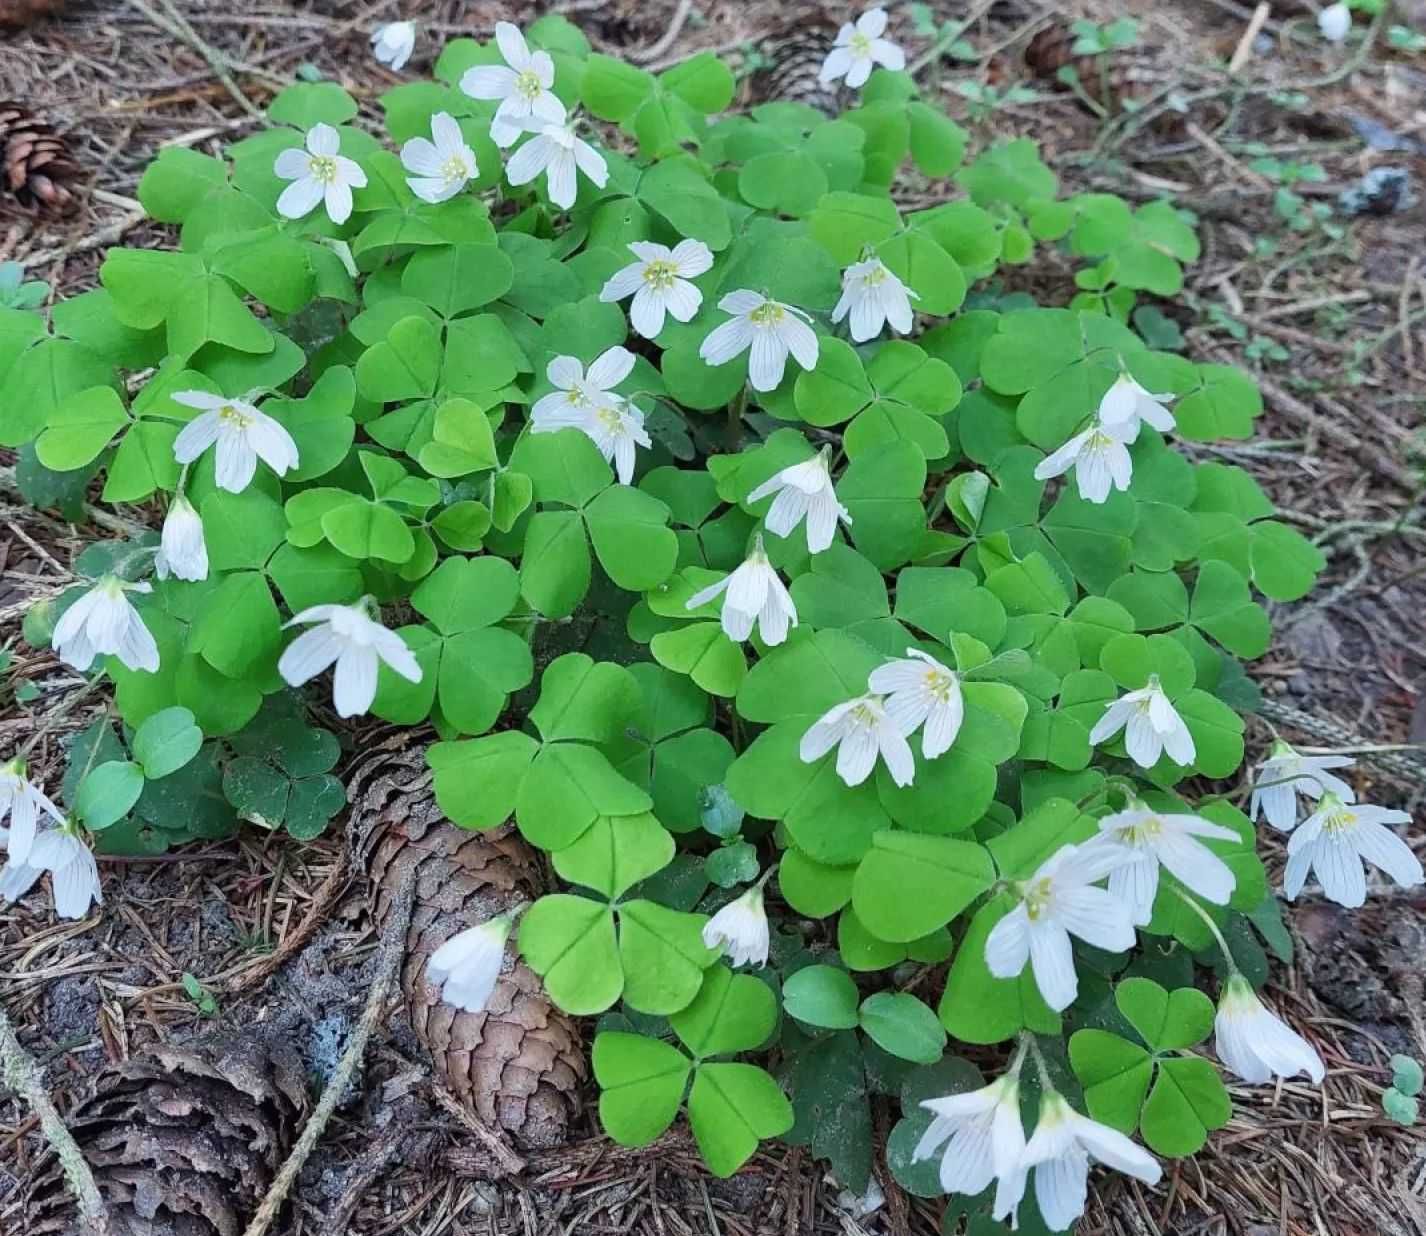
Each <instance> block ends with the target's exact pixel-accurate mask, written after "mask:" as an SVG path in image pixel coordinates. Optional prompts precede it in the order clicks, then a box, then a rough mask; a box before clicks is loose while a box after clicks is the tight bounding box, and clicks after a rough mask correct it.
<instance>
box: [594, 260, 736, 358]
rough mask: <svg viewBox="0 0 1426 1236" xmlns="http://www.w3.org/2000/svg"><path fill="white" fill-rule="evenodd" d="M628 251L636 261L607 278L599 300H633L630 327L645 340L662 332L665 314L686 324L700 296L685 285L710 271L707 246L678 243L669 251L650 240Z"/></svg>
mask: <svg viewBox="0 0 1426 1236" xmlns="http://www.w3.org/2000/svg"><path fill="white" fill-rule="evenodd" d="M629 249H630V251H631V252H632V253H633V255H634V256H635V257H636V258H638V259H639V260H638V261H637V262H630V263H629V265H628V266H625V267H624V268H623V269H622V270H618V271H615V272H614V274H613V275H612V276H610V278H609V281H608V282H607V283H606V284H605V285H604V286H603V288H601V289H600V292H599V299H600V300H602V301H606V302H614V301H620V300H623V299H624V297H626V296H632V297H633V298H634V300H633V303H632V304H631V305H630V306H629V325H631V326H632V327H633V328H634V329H635V330H636V331H638V332H639V334H641V335H642V336H643V337H644V338H645V339H653V338H654V337H655V336H656V335H657V334H658V333H659V331H661V330H663V322H664V314H665V313H671V314H673V316H674V317H675V318H677V319H678V320H679V321H680V322H687V321H688V320H689V319H690V318H691V317H692V316H693V315H694V314H695V313H697V312H698V307H699V306H700V305H701V304H702V303H703V293H702V292H700V291H699V290H698V289H697V288H696V287H694V286H693V284H691V283H689V282H688V281H689V280H690V279H696V278H697V277H698V276H699V275H701V274H705V273H706V272H707V271H708V270H709V269H711V268H712V266H713V254H712V253H711V252H709V249H708V246H707V245H705V244H704V243H703V242H702V241H701V240H681V241H679V242H678V244H677V245H675V246H674V247H673V248H672V249H670V248H669V247H668V246H667V245H656V244H654V242H653V241H651V240H636V241H632V242H631V243H630V245H629Z"/></svg>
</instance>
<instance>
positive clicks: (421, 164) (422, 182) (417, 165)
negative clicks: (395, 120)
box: [401, 112, 477, 203]
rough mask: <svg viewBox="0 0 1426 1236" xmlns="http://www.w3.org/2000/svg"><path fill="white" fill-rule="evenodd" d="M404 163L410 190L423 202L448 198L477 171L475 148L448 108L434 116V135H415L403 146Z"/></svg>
mask: <svg viewBox="0 0 1426 1236" xmlns="http://www.w3.org/2000/svg"><path fill="white" fill-rule="evenodd" d="M401 166H402V167H404V168H405V169H406V170H407V171H408V172H411V173H412V175H410V176H407V177H406V183H407V184H408V185H409V186H410V188H411V192H412V193H414V194H415V195H416V196H417V197H419V198H420V199H421V200H422V201H423V202H431V203H436V202H446V201H449V200H450V199H451V198H453V197H455V195H456V194H457V193H459V192H460V191H461V190H462V189H464V188H465V186H466V184H467V183H468V182H469V181H470V180H472V179H473V178H474V176H475V174H476V171H477V168H476V163H475V151H473V150H472V149H471V148H470V147H469V146H468V145H466V140H465V134H463V133H462V132H461V131H460V125H458V124H457V123H456V120H455V117H454V116H452V115H451V114H450V113H449V112H437V113H436V114H435V115H434V116H432V117H431V136H430V138H429V139H427V138H424V137H413V138H411V139H410V140H409V141H407V142H406V143H405V144H404V145H403V146H402V147H401Z"/></svg>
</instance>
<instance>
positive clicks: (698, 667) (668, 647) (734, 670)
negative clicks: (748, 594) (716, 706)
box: [649, 622, 748, 698]
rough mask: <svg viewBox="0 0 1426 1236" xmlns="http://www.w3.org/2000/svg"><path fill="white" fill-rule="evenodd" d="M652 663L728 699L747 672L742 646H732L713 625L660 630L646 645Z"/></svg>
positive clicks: (729, 640) (712, 693) (736, 689)
mask: <svg viewBox="0 0 1426 1236" xmlns="http://www.w3.org/2000/svg"><path fill="white" fill-rule="evenodd" d="M649 651H650V652H652V653H653V655H654V660H656V661H657V662H658V663H659V664H660V665H662V666H666V667H667V668H668V669H671V670H673V671H674V672H675V673H678V674H687V675H688V676H689V677H690V678H692V679H693V681H694V682H695V683H697V684H698V686H700V687H701V688H703V690H705V691H707V692H708V693H709V694H710V695H717V696H722V697H724V698H729V697H731V696H733V695H736V694H737V691H738V687H739V685H740V684H741V683H742V681H743V679H744V678H745V677H746V675H747V672H748V662H747V657H746V656H745V655H744V653H743V649H742V646H741V645H739V644H735V643H734V642H733V641H732V640H731V639H729V638H728V637H727V636H726V635H725V634H723V628H722V627H721V626H720V625H719V624H718V623H716V622H695V623H693V624H691V625H690V626H685V627H678V628H676V629H675V630H672V631H662V632H660V633H659V634H658V635H655V636H654V638H653V641H652V642H651V643H650V644H649Z"/></svg>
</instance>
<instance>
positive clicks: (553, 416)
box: [530, 346, 634, 433]
mask: <svg viewBox="0 0 1426 1236" xmlns="http://www.w3.org/2000/svg"><path fill="white" fill-rule="evenodd" d="M633 368H634V354H633V353H632V352H630V351H629V350H628V349H627V348H621V347H617V346H616V347H612V348H606V349H605V350H604V351H603V352H601V353H600V354H599V355H598V356H597V357H595V358H594V362H593V364H591V365H590V366H589V372H588V373H586V372H585V371H584V366H583V365H582V364H580V362H579V358H578V357H575V356H556V357H555V358H554V360H552V361H550V363H549V365H548V366H546V368H545V376H546V377H547V378H549V380H550V383H551V385H553V386H554V388H555V389H554V390H553V391H552V392H551V393H550V394H548V395H544V396H542V397H541V398H540V399H538V400H536V401H535V406H534V407H533V408H532V409H531V410H530V423H531V425H532V426H533V427H534V429H535V431H536V432H538V433H552V432H553V431H554V430H556V429H583V428H584V420H583V417H582V416H581V415H579V414H580V413H584V412H587V411H589V410H590V409H592V408H597V407H601V406H603V405H605V404H610V403H617V402H619V398H620V397H619V396H618V395H615V394H613V393H612V392H613V390H614V388H615V387H616V386H618V385H619V383H620V382H622V381H623V380H624V379H625V378H627V377H628V376H629V374H630V372H631V371H632V370H633Z"/></svg>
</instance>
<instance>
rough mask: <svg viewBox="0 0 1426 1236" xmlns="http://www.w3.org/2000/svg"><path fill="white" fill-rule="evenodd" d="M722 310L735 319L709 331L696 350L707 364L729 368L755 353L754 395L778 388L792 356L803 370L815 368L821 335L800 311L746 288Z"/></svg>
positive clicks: (730, 296) (752, 361) (752, 371)
mask: <svg viewBox="0 0 1426 1236" xmlns="http://www.w3.org/2000/svg"><path fill="white" fill-rule="evenodd" d="M718 308H719V309H721V310H723V312H724V313H731V314H733V315H735V316H734V317H733V318H732V319H731V320H730V321H727V322H724V323H723V324H722V325H721V326H715V327H714V328H713V329H712V330H711V331H709V332H708V337H707V338H706V339H704V341H703V345H702V346H701V347H700V348H699V349H698V355H699V356H700V357H702V359H703V360H704V361H705V362H707V363H708V364H710V365H726V364H727V363H728V362H729V361H730V360H732V359H733V358H734V357H735V356H739V355H741V354H742V353H743V352H746V351H747V350H748V349H749V348H751V349H752V353H751V355H750V356H749V357H748V380H749V381H750V382H751V383H752V385H753V389H754V390H755V391H770V390H774V389H776V387H777V384H778V383H779V382H781V381H782V372H783V370H784V369H785V368H786V366H787V354H788V353H789V352H791V353H792V355H793V358H794V359H795V360H796V361H797V363H798V364H799V365H801V366H802V368H804V369H815V368H816V367H817V333H816V332H815V331H814V330H813V329H812V327H811V326H809V325H808V324H807V323H808V322H809V321H810V320H811V319H810V318H808V316H807V314H805V313H803V312H802V310H801V309H794V308H793V307H792V306H791V305H784V304H783V303H782V302H781V301H777V300H772V299H770V298H769V297H767V296H764V295H763V294H762V293H761V292H750V291H748V290H747V289H743V290H741V291H738V292H729V293H728V295H726V296H725V297H723V299H722V300H720V301H719V302H718Z"/></svg>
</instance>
